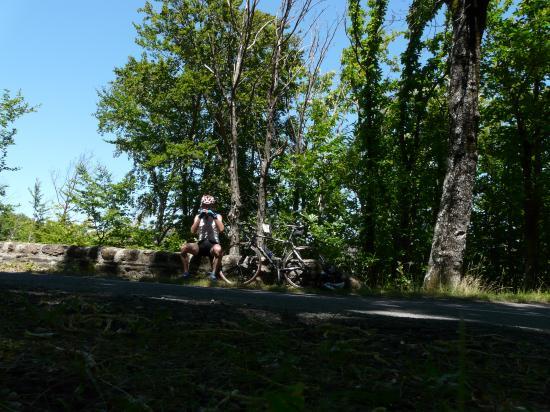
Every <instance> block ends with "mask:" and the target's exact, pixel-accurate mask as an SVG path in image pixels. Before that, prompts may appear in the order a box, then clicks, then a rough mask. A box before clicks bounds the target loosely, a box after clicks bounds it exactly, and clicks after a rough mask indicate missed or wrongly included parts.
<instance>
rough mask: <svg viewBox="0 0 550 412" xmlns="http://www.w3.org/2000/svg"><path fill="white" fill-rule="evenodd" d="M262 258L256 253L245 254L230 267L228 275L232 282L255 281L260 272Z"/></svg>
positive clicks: (244, 282) (245, 283)
mask: <svg viewBox="0 0 550 412" xmlns="http://www.w3.org/2000/svg"><path fill="white" fill-rule="evenodd" d="M259 262H260V259H259V258H258V256H257V255H255V254H250V255H245V256H242V257H241V258H240V259H239V262H238V263H237V264H236V265H235V266H233V267H232V268H231V269H229V270H228V271H227V273H226V277H227V278H228V280H229V281H230V282H232V283H237V284H240V285H247V284H249V283H251V282H253V281H254V280H255V279H256V278H257V277H258V276H259V274H260V270H261V266H260V264H259Z"/></svg>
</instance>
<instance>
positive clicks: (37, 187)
mask: <svg viewBox="0 0 550 412" xmlns="http://www.w3.org/2000/svg"><path fill="white" fill-rule="evenodd" d="M29 193H30V195H31V202H30V204H31V206H32V217H33V220H34V223H35V225H36V226H37V227H40V226H42V225H43V224H44V221H45V220H46V213H47V211H48V207H47V205H46V203H45V202H44V194H43V193H42V186H41V183H40V180H38V179H36V181H35V182H34V187H33V189H32V190H31V189H29Z"/></svg>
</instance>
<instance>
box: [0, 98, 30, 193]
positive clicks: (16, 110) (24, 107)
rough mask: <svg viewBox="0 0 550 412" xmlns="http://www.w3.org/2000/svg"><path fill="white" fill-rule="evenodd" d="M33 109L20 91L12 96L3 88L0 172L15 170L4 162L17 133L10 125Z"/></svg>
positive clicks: (0, 105) (3, 187)
mask: <svg viewBox="0 0 550 412" xmlns="http://www.w3.org/2000/svg"><path fill="white" fill-rule="evenodd" d="M35 110H36V108H35V107H31V106H29V104H28V103H26V102H25V100H24V98H23V96H21V93H20V92H19V93H17V94H16V95H15V96H14V97H12V96H11V95H10V92H9V90H6V89H4V91H3V93H2V96H1V97H0V173H1V172H3V171H5V170H16V168H14V167H10V166H8V165H7V163H6V157H7V153H8V147H9V146H11V145H13V144H14V143H15V140H14V137H15V135H16V133H17V129H15V128H14V127H12V124H13V122H15V121H16V120H17V119H18V118H20V117H21V116H23V115H24V114H26V113H31V112H34V111H35ZM4 191H5V186H0V196H3V195H4Z"/></svg>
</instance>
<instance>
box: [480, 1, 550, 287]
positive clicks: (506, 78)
mask: <svg viewBox="0 0 550 412" xmlns="http://www.w3.org/2000/svg"><path fill="white" fill-rule="evenodd" d="M516 6H517V7H516ZM547 20H548V7H547V6H546V3H545V2H543V1H521V2H519V3H518V4H517V5H515V6H514V7H513V9H512V4H511V3H510V2H508V1H502V2H496V3H494V5H493V7H492V8H491V9H490V13H489V18H488V27H487V40H486V42H485V44H484V46H483V51H484V59H483V62H482V64H483V65H482V68H483V70H482V79H483V89H482V95H483V99H482V107H481V110H482V115H483V117H482V132H481V136H480V151H481V157H480V165H479V166H480V176H479V179H478V185H479V189H478V191H477V192H478V195H477V199H478V200H477V202H476V206H477V207H476V210H475V211H474V214H475V215H474V218H475V220H474V223H475V225H476V226H477V228H478V230H477V232H478V233H477V238H476V239H475V242H476V243H475V248H476V249H478V251H479V252H478V253H480V254H482V255H484V256H488V257H489V261H488V264H489V265H490V266H489V268H488V272H493V273H496V274H499V275H500V276H503V275H502V274H503V273H504V276H505V279H504V280H505V282H506V283H507V284H509V285H512V286H513V287H515V288H520V287H522V288H524V289H533V288H536V287H537V286H539V285H540V284H541V283H542V282H544V272H545V270H544V267H545V266H546V267H548V264H547V263H548V262H547V261H546V262H545V258H544V256H548V243H549V242H548V239H549V236H548V229H547V228H548V227H549V224H550V221H549V220H550V219H548V210H547V204H548V201H547V200H546V202H545V199H544V193H547V192H548V185H547V183H546V182H548V180H549V179H548V176H545V169H544V167H543V165H544V164H545V163H548V161H549V159H550V146H549V144H548V139H545V138H544V135H545V130H549V129H550V126H549V123H548V116H546V115H545V110H546V111H547V109H545V108H547V107H548V103H549V98H550V88H549V87H548V76H549V75H548V73H549V72H550V70H549V69H550V57H549V56H550V49H549V47H550V45H549V44H548V42H547V41H546V38H547V37H548V34H549V32H548V31H549V30H548V26H547V24H546V21H547ZM546 134H547V133H546ZM545 209H546V210H545ZM517 273H523V276H522V278H520V277H519V276H517V275H516V274H517ZM546 275H548V271H546ZM488 276H490V277H492V278H494V275H491V273H488Z"/></svg>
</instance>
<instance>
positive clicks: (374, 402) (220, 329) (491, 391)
mask: <svg viewBox="0 0 550 412" xmlns="http://www.w3.org/2000/svg"><path fill="white" fill-rule="evenodd" d="M0 313H2V314H3V316H2V318H1V319H2V321H1V323H0V382H1V383H2V384H1V385H0V410H6V411H23V410H32V411H42V410H83V411H92V410H93V411H95V410H117V411H151V410H155V411H157V410H158V411H172V410H174V411H175V410H178V411H180V410H201V411H216V410H224V411H226V410H227V411H232V410H270V411H300V410H319V411H323V410H326V411H333V410H336V409H338V410H342V411H378V412H382V411H386V410H388V411H389V410H399V411H401V410H418V411H455V410H506V411H542V410H548V409H549V408H550V405H549V404H548V398H547V397H546V396H547V394H548V393H549V390H550V388H549V381H548V370H550V360H549V359H550V356H549V353H548V346H547V343H548V342H547V336H546V335H542V334H536V333H528V332H520V331H512V330H508V329H500V328H489V327H486V326H483V327H481V326H475V325H474V326H472V325H470V324H466V325H464V324H463V325H461V326H458V327H457V324H456V323H452V322H434V321H421V320H404V319H395V320H392V321H391V322H388V320H387V319H378V318H372V317H371V318H362V319H361V318H354V319H350V318H341V317H328V316H316V317H298V316H295V315H292V314H284V313H283V314H277V313H270V312H264V311H258V310H249V309H246V308H243V307H234V306H225V305H221V304H215V303H200V302H195V303H193V302H185V303H182V302H168V301H158V300H152V299H145V298H116V299H113V298H105V297H98V296H76V295H70V294H50V293H31V294H29V293H25V292H21V293H16V292H0Z"/></svg>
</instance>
